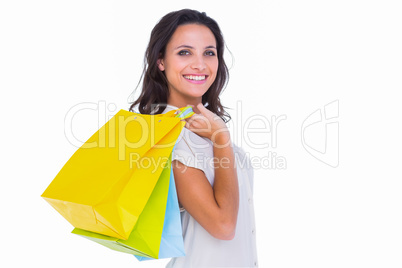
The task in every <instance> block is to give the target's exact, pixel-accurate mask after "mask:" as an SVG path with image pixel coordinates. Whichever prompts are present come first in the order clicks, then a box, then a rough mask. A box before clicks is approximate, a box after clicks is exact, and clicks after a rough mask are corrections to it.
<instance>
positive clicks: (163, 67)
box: [156, 59, 165, 72]
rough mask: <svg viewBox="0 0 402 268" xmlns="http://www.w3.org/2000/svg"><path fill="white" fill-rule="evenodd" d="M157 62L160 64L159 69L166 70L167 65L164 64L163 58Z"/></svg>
mask: <svg viewBox="0 0 402 268" xmlns="http://www.w3.org/2000/svg"><path fill="white" fill-rule="evenodd" d="M156 64H157V65H158V68H159V70H161V71H162V72H163V71H164V70H165V66H163V59H159V60H157V61H156Z"/></svg>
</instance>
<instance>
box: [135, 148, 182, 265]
mask: <svg viewBox="0 0 402 268" xmlns="http://www.w3.org/2000/svg"><path fill="white" fill-rule="evenodd" d="M173 150H174V148H173ZM184 255H185V252H184V244H183V234H182V227H181V219H180V209H179V201H178V199H177V192H176V184H175V181H174V176H173V168H171V169H170V182H169V190H168V199H167V204H166V212H165V221H164V225H163V230H162V239H161V244H160V248H159V256H158V259H163V258H172V257H181V256H184ZM134 257H136V258H137V259H138V260H139V261H145V260H153V258H148V257H143V256H137V255H134Z"/></svg>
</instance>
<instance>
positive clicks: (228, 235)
mask: <svg viewBox="0 0 402 268" xmlns="http://www.w3.org/2000/svg"><path fill="white" fill-rule="evenodd" d="M197 109H198V110H199V111H200V112H201V114H196V115H194V116H193V117H192V118H191V119H190V120H189V122H188V123H187V124H186V127H187V128H188V129H190V130H191V131H193V132H194V133H197V134H198V135H200V136H203V137H206V138H208V139H210V140H211V141H212V142H213V144H214V148H213V152H214V163H215V180H214V185H213V186H211V184H210V183H209V181H208V180H207V178H206V176H205V174H204V172H203V171H201V170H200V169H196V168H192V167H188V166H185V165H184V164H182V163H181V162H179V161H177V160H175V161H173V171H174V177H175V181H176V188H177V195H178V198H179V202H180V204H181V205H182V206H183V207H184V209H186V210H187V212H188V213H190V215H191V216H193V218H194V219H195V220H196V221H197V222H198V223H199V224H200V225H201V226H203V227H204V229H205V230H207V231H208V232H209V233H210V234H211V235H212V236H214V237H215V238H218V239H223V240H230V239H233V238H234V235H235V229H236V222H237V213H238V208H239V189H238V182H237V174H236V167H235V157H234V153H233V148H232V145H231V142H230V135H229V131H228V129H227V127H226V124H225V123H224V122H223V121H222V119H220V118H219V117H218V116H216V115H215V114H213V113H212V112H211V111H209V110H207V109H206V108H205V107H204V106H202V104H199V105H198V106H197Z"/></svg>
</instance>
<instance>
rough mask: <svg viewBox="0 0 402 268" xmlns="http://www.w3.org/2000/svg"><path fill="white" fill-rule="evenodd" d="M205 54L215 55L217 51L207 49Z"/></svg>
mask: <svg viewBox="0 0 402 268" xmlns="http://www.w3.org/2000/svg"><path fill="white" fill-rule="evenodd" d="M205 54H206V55H207V56H215V52H213V51H206V52H205Z"/></svg>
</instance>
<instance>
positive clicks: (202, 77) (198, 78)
mask: <svg viewBox="0 0 402 268" xmlns="http://www.w3.org/2000/svg"><path fill="white" fill-rule="evenodd" d="M184 78H186V79H190V80H196V81H200V80H205V75H185V76H184Z"/></svg>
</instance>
